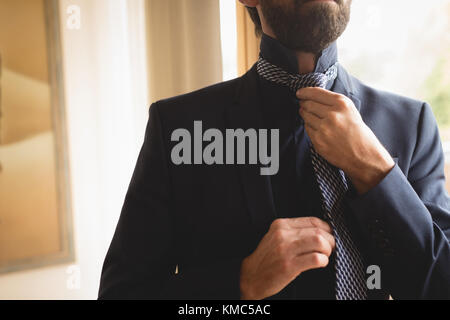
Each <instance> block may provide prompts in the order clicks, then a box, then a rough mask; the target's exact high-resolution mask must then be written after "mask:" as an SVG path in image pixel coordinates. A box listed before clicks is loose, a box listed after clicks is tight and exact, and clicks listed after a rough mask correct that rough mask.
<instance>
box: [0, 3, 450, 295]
mask: <svg viewBox="0 0 450 320" xmlns="http://www.w3.org/2000/svg"><path fill="white" fill-rule="evenodd" d="M258 46H259V39H258V38H257V37H256V36H255V34H254V27H253V24H252V22H251V21H250V19H249V17H248V16H247V14H246V11H245V9H244V7H242V5H240V4H239V3H238V2H236V1H235V0H95V1H92V0H59V1H58V0H0V299H95V298H96V297H97V291H98V285H99V277H100V273H101V266H102V263H103V259H104V257H105V254H106V251H107V249H108V246H109V243H110V241H111V238H112V235H113V233H114V229H115V226H116V223H117V221H118V218H119V214H120V209H121V206H122V203H123V200H124V197H125V193H126V190H127V187H128V184H129V181H130V178H131V175H132V172H133V169H134V165H135V162H136V159H137V155H138V152H139V149H140V147H141V144H142V142H143V137H144V130H145V125H146V122H147V118H148V107H149V106H150V104H151V102H154V101H156V100H159V99H162V98H166V97H170V96H174V95H177V94H181V93H185V92H189V91H192V90H195V89H198V88H201V87H204V86H207V85H210V84H213V83H217V82H220V81H225V80H229V79H232V78H235V77H237V76H239V75H242V74H243V73H244V72H245V71H246V70H248V69H249V68H250V67H251V66H252V65H253V63H254V62H255V61H256V59H257V56H258V48H259V47H258ZM338 46H339V49H340V58H339V60H340V62H341V64H343V65H344V67H346V68H347V69H348V70H349V71H350V72H351V73H352V74H353V75H355V76H356V77H358V78H360V79H361V80H362V81H364V82H366V83H368V84H369V85H372V86H374V87H376V88H380V89H383V90H388V91H394V92H396V93H399V94H402V95H407V96H410V97H413V98H416V99H420V100H425V101H427V102H429V103H430V104H431V106H432V108H433V111H434V113H435V116H436V119H437V121H438V124H439V127H440V132H441V136H442V140H443V147H444V151H445V153H446V157H447V159H448V161H449V162H450V0H428V1H426V2H423V1H418V0H397V1H389V0H364V1H363V0H354V1H353V11H352V20H351V23H350V25H349V27H348V29H347V31H346V33H345V34H344V36H343V37H342V38H341V39H340V40H339V41H338ZM446 170H447V171H446V172H447V175H450V165H447V169H446ZM154 183H158V181H155V182H154ZM448 187H449V189H450V185H448Z"/></svg>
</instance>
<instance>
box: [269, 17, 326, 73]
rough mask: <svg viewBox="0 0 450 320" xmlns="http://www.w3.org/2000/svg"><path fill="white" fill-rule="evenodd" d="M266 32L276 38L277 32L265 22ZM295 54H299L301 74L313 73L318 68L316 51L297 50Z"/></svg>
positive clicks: (299, 70) (299, 71)
mask: <svg viewBox="0 0 450 320" xmlns="http://www.w3.org/2000/svg"><path fill="white" fill-rule="evenodd" d="M263 29H265V30H264V33H265V34H267V35H268V36H270V37H272V38H273V39H276V36H275V33H274V32H273V31H272V29H271V28H269V27H268V26H266V25H265V23H264V28H263ZM295 55H296V56H297V63H298V73H299V74H306V73H311V72H313V71H314V69H315V68H316V62H317V61H316V59H317V57H316V55H315V54H314V53H310V52H303V51H296V52H295Z"/></svg>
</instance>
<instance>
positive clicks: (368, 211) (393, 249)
mask: <svg viewBox="0 0 450 320" xmlns="http://www.w3.org/2000/svg"><path fill="white" fill-rule="evenodd" d="M419 119H420V120H419V123H418V130H417V139H416V145H415V149H414V153H413V157H412V159H411V165H410V168H409V170H408V172H407V174H406V175H405V174H404V173H403V172H402V170H401V169H400V167H399V166H398V165H396V166H395V167H394V169H393V170H392V171H391V172H390V173H389V174H388V175H387V176H386V177H385V178H384V180H382V181H381V183H380V184H379V185H378V186H376V187H375V188H373V189H372V190H370V191H369V192H368V193H366V194H364V195H362V196H359V197H354V198H352V199H350V201H349V203H350V206H351V208H352V209H353V213H354V215H355V218H356V220H357V221H358V223H359V226H360V228H361V229H362V230H363V231H365V234H366V235H367V236H368V239H369V243H370V244H371V247H372V250H373V252H374V253H375V256H376V258H377V261H379V262H380V267H381V276H382V279H383V281H382V282H383V285H385V286H387V287H388V288H387V289H388V290H389V292H390V293H391V295H392V297H393V298H394V299H450V245H449V239H450V210H449V209H450V200H449V196H448V194H447V191H446V189H445V176H444V165H445V160H444V154H443V151H442V146H441V141H440V138H439V132H438V128H437V124H436V121H435V119H434V116H433V113H432V111H431V108H430V107H429V106H428V105H427V104H424V105H423V107H422V109H421V115H420V118H419Z"/></svg>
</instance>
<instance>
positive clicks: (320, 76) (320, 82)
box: [257, 57, 337, 92]
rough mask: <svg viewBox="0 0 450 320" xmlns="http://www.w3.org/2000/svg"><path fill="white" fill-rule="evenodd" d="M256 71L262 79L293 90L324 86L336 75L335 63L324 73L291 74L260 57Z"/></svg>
mask: <svg viewBox="0 0 450 320" xmlns="http://www.w3.org/2000/svg"><path fill="white" fill-rule="evenodd" d="M257 71H258V74H259V75H260V76H261V77H262V78H263V79H266V80H268V81H271V82H274V83H277V84H280V85H283V86H286V87H288V88H290V89H291V90H292V91H294V92H295V91H297V90H299V89H301V88H307V87H321V88H326V86H327V83H328V81H333V80H334V79H336V77H337V63H336V64H334V65H332V66H331V67H330V68H329V69H328V70H327V71H326V72H325V73H318V72H313V73H308V74H303V75H299V74H297V75H293V74H290V73H288V72H286V71H284V70H283V69H282V68H280V67H278V66H275V65H273V64H271V63H270V62H268V61H267V60H265V59H264V58H262V57H260V58H259V60H258V64H257Z"/></svg>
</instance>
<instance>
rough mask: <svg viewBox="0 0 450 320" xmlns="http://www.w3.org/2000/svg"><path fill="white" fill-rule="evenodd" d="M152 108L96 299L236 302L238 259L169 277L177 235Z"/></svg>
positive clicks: (155, 112)
mask: <svg viewBox="0 0 450 320" xmlns="http://www.w3.org/2000/svg"><path fill="white" fill-rule="evenodd" d="M162 132H163V131H162V126H161V121H160V119H159V113H158V104H154V105H152V107H151V108H150V117H149V121H148V124H147V129H146V134H145V140H144V144H143V146H142V149H141V152H140V154H139V158H138V161H137V164H136V168H135V171H134V173H133V177H132V179H131V183H130V186H129V189H128V192H127V195H126V198H125V203H124V205H123V208H122V212H121V215H120V219H119V222H118V225H117V228H116V232H115V234H114V237H113V240H112V243H111V245H110V248H109V250H108V253H107V255H106V258H105V262H104V265H103V270H102V276H101V281H100V290H99V299H197V298H202V299H208V298H229V299H239V298H240V290H239V274H240V264H241V261H240V260H239V259H236V260H226V261H219V262H215V263H211V265H203V266H202V267H198V268H192V269H189V270H180V272H179V273H178V274H175V270H176V266H177V264H178V261H177V254H176V251H177V241H178V240H177V235H176V232H175V227H174V226H175V221H174V216H173V213H172V211H171V205H170V204H171V187H170V173H169V163H168V161H169V160H168V159H167V154H168V153H167V152H166V150H165V146H164V139H163V134H162Z"/></svg>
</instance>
